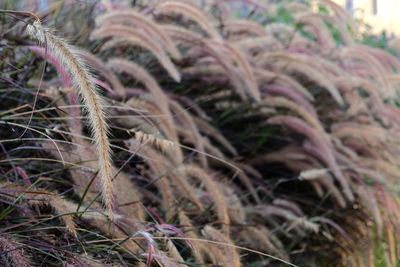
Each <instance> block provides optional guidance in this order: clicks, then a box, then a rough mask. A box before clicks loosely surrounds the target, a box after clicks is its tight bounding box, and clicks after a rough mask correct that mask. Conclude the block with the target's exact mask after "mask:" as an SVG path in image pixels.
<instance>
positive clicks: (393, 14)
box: [334, 0, 400, 35]
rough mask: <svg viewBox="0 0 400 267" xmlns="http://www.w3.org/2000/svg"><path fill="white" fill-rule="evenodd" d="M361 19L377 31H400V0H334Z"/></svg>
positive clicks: (389, 32)
mask: <svg viewBox="0 0 400 267" xmlns="http://www.w3.org/2000/svg"><path fill="white" fill-rule="evenodd" d="M334 2H336V3H337V4H339V5H341V6H343V7H344V8H346V9H347V10H348V11H349V12H350V13H352V14H353V15H354V17H356V18H357V19H359V20H362V21H363V22H365V23H367V24H370V25H371V26H372V30H373V31H374V32H375V33H379V32H382V31H385V32H386V33H388V34H396V35H397V34H399V33H400V14H399V12H400V1H399V0H334Z"/></svg>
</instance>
